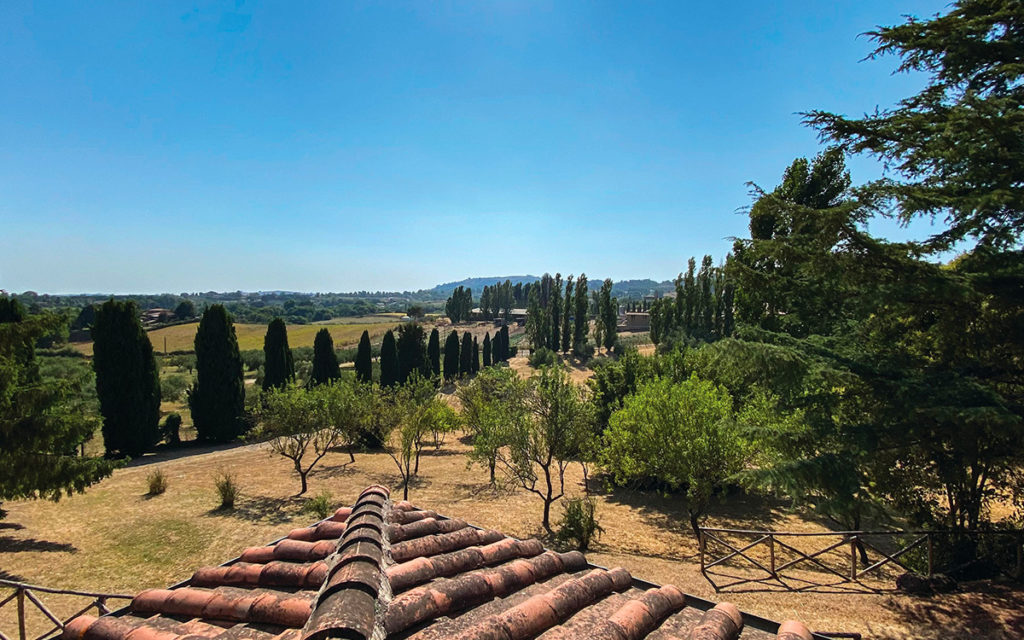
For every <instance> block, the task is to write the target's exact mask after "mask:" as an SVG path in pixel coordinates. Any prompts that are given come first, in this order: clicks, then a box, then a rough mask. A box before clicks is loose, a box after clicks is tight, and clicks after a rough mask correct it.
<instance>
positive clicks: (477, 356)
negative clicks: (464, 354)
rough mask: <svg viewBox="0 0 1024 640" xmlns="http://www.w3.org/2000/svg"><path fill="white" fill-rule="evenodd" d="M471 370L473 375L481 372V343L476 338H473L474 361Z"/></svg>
mask: <svg viewBox="0 0 1024 640" xmlns="http://www.w3.org/2000/svg"><path fill="white" fill-rule="evenodd" d="M469 368H470V370H471V372H472V373H479V371H480V343H479V342H477V339H476V336H473V361H472V362H471V363H470V367H469Z"/></svg>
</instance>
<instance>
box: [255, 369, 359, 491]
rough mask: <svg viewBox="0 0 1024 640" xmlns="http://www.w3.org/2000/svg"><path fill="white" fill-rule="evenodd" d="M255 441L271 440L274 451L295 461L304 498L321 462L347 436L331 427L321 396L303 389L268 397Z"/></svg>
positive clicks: (273, 392) (274, 392)
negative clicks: (312, 474)
mask: <svg viewBox="0 0 1024 640" xmlns="http://www.w3.org/2000/svg"><path fill="white" fill-rule="evenodd" d="M252 438H253V439H255V440H265V441H267V442H268V443H269V444H270V450H271V451H273V452H274V453H276V454H277V455H280V456H283V457H285V458H287V459H289V460H291V461H292V465H293V467H294V468H295V473H297V474H298V476H299V481H300V482H301V489H300V491H299V493H298V495H300V496H301V495H302V494H304V493H306V490H307V489H308V488H309V485H308V482H307V478H308V476H309V474H310V472H311V471H312V470H313V468H314V467H315V466H316V465H317V463H318V462H320V460H322V459H323V457H324V456H325V455H327V452H328V451H330V450H331V449H333V448H334V447H337V446H339V445H341V444H343V442H344V436H343V433H342V432H341V431H340V430H337V429H332V428H330V426H329V425H328V424H327V415H326V411H325V409H324V405H323V402H322V397H321V394H319V393H318V392H316V391H315V390H306V389H303V388H300V387H285V388H284V389H272V390H270V391H268V392H267V393H266V394H264V396H263V407H262V408H261V409H260V415H259V426H258V427H257V428H256V429H255V430H254V431H253V433H252Z"/></svg>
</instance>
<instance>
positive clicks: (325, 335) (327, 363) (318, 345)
mask: <svg viewBox="0 0 1024 640" xmlns="http://www.w3.org/2000/svg"><path fill="white" fill-rule="evenodd" d="M357 355H358V354H357ZM340 378H341V370H340V369H339V368H338V354H337V353H335V352H334V338H332V337H331V332H330V331H328V330H327V328H326V327H325V328H323V329H321V330H319V331H317V332H316V337H315V338H313V370H312V371H311V372H310V376H309V384H310V386H316V385H320V384H327V383H328V382H331V381H332V380H338V379H340Z"/></svg>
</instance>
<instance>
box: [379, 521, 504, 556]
mask: <svg viewBox="0 0 1024 640" xmlns="http://www.w3.org/2000/svg"><path fill="white" fill-rule="evenodd" d="M504 537H505V535H504V534H502V533H500V532H498V531H493V530H487V529H474V528H472V527H466V528H464V529H459V530H458V531H453V532H451V533H442V534H439V535H432V536H425V537H422V538H414V539H412V540H406V541H405V542H399V543H398V544H394V543H393V542H392V544H391V557H392V558H393V559H394V561H395V562H406V561H407V560H412V559H413V558H419V557H421V556H436V555H438V554H441V553H448V552H450V551H455V550H457V549H465V548H466V547H471V546H473V545H481V544H490V543H492V542H497V541H499V540H501V539H503V538H504Z"/></svg>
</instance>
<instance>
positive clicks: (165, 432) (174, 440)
mask: <svg viewBox="0 0 1024 640" xmlns="http://www.w3.org/2000/svg"><path fill="white" fill-rule="evenodd" d="M180 429H181V416H179V415H178V414H176V413H169V414H167V417H166V418H164V423H163V424H162V425H161V426H160V436H161V437H162V438H163V439H164V442H166V443H167V444H180V443H181V434H180V433H179V431H180Z"/></svg>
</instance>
